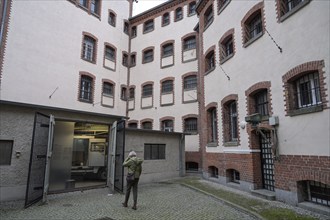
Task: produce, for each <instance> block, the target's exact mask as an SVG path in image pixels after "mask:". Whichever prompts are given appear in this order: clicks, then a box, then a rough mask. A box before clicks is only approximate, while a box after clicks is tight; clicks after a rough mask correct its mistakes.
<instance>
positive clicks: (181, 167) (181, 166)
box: [179, 134, 186, 177]
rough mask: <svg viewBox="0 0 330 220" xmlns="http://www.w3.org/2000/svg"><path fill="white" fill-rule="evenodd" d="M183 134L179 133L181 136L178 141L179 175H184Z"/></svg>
mask: <svg viewBox="0 0 330 220" xmlns="http://www.w3.org/2000/svg"><path fill="white" fill-rule="evenodd" d="M184 146H185V135H184V134H181V138H180V141H179V175H180V177H184V176H185V174H186V172H185V170H186V169H185V167H186V166H185V147H184Z"/></svg>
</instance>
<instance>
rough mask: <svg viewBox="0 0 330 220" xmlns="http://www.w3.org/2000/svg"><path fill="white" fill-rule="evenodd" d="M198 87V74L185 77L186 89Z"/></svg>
mask: <svg viewBox="0 0 330 220" xmlns="http://www.w3.org/2000/svg"><path fill="white" fill-rule="evenodd" d="M196 88H197V76H187V77H185V78H184V89H185V90H190V89H196Z"/></svg>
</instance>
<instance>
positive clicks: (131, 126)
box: [128, 122, 138, 128]
mask: <svg viewBox="0 0 330 220" xmlns="http://www.w3.org/2000/svg"><path fill="white" fill-rule="evenodd" d="M128 127H129V128H137V127H138V125H137V123H135V122H131V123H128Z"/></svg>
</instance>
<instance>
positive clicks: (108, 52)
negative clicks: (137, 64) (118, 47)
mask: <svg viewBox="0 0 330 220" xmlns="http://www.w3.org/2000/svg"><path fill="white" fill-rule="evenodd" d="M105 58H107V59H108V60H112V61H115V59H116V56H115V49H113V48H111V47H108V46H107V47H105Z"/></svg>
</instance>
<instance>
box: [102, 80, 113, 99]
mask: <svg viewBox="0 0 330 220" xmlns="http://www.w3.org/2000/svg"><path fill="white" fill-rule="evenodd" d="M103 95H108V96H113V85H112V84H111V83H109V82H104V83H103Z"/></svg>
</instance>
